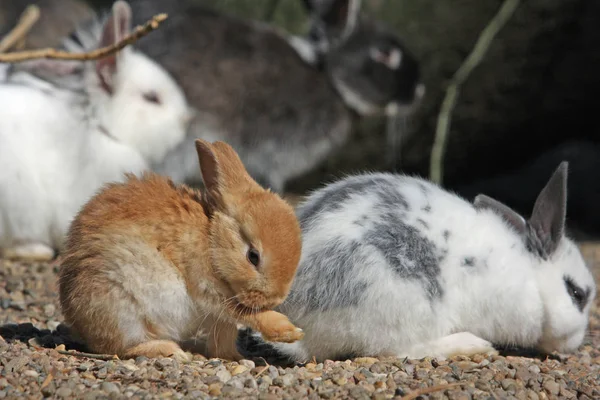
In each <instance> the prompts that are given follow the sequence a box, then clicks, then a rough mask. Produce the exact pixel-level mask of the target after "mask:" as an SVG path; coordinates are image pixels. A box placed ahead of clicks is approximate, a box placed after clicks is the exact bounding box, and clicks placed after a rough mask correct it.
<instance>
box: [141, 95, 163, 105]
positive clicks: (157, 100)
mask: <svg viewBox="0 0 600 400" xmlns="http://www.w3.org/2000/svg"><path fill="white" fill-rule="evenodd" d="M144 99H145V100H146V101H148V102H150V103H154V104H160V98H159V97H158V94H156V92H148V93H144Z"/></svg>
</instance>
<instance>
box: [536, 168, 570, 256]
mask: <svg viewBox="0 0 600 400" xmlns="http://www.w3.org/2000/svg"><path fill="white" fill-rule="evenodd" d="M567 170H568V162H567V161H563V162H562V163H560V165H559V166H558V168H557V169H556V171H554V174H553V175H552V177H551V178H550V180H549V181H548V183H547V184H546V186H544V188H543V189H542V191H541V192H540V194H539V195H538V198H537V200H536V201H535V205H534V206H533V212H532V213H531V218H530V219H529V225H530V226H531V229H532V233H533V234H535V236H537V239H538V240H537V243H538V245H539V246H541V249H540V250H543V252H544V253H545V254H547V255H551V254H552V253H554V251H555V250H556V248H557V247H558V244H559V242H560V240H561V238H562V237H563V236H564V231H565V220H566V217H567V174H568V172H567Z"/></svg>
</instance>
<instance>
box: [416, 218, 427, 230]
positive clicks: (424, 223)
mask: <svg viewBox="0 0 600 400" xmlns="http://www.w3.org/2000/svg"><path fill="white" fill-rule="evenodd" d="M417 222H418V223H419V224H421V225H423V228H425V229H429V224H428V223H427V222H425V221H423V220H422V219H421V218H418V219H417Z"/></svg>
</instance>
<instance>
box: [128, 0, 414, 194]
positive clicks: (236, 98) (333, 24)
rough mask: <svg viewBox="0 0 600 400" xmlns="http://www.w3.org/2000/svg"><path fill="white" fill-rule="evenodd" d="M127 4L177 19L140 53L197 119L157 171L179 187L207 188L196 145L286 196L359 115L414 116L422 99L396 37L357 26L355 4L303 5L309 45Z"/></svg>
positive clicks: (219, 18)
mask: <svg viewBox="0 0 600 400" xmlns="http://www.w3.org/2000/svg"><path fill="white" fill-rule="evenodd" d="M129 2H130V3H131V5H132V7H133V10H135V12H136V14H137V15H138V17H139V18H140V21H142V20H144V19H146V18H148V17H150V16H152V15H153V14H155V13H157V12H167V13H169V15H170V16H171V17H170V20H169V21H168V23H166V24H164V25H163V26H161V29H159V30H158V31H157V32H154V33H153V34H152V35H149V36H148V37H147V38H142V39H141V40H140V42H139V46H140V48H141V49H142V50H143V51H144V52H146V53H147V54H149V55H150V56H151V57H152V58H154V59H156V60H158V61H159V62H160V63H161V65H164V66H165V68H166V69H167V70H168V71H169V72H171V73H172V74H173V76H175V78H176V79H177V80H178V81H179V83H180V84H181V86H182V87H183V88H184V91H185V92H186V96H187V97H188V99H189V101H190V103H191V104H192V105H193V106H194V107H195V108H196V109H197V110H198V114H197V117H196V118H195V120H194V122H193V124H192V129H191V130H190V134H189V137H188V138H187V139H186V142H184V143H182V144H181V145H180V146H179V147H178V148H177V149H176V150H174V151H173V152H171V153H170V154H169V155H168V156H167V157H166V158H165V161H164V162H163V163H159V164H157V165H155V170H156V171H157V172H159V173H162V174H165V175H168V176H170V177H172V178H173V179H175V180H176V181H186V182H188V183H198V182H200V180H201V177H200V175H199V173H198V168H197V160H196V154H195V153H194V151H193V150H194V146H193V142H194V139H195V138H203V139H206V140H211V141H212V140H223V141H225V142H227V143H229V144H230V145H232V146H233V147H234V148H235V149H236V151H237V152H238V153H239V155H240V157H241V159H242V160H243V162H244V165H246V167H247V168H248V171H249V172H250V174H251V175H252V176H253V177H254V178H255V179H256V180H258V181H259V182H260V183H261V184H263V185H265V186H268V187H270V188H271V189H273V190H275V191H277V192H282V191H283V189H284V186H285V183H286V182H287V181H289V180H290V179H292V178H294V177H297V176H301V175H302V174H304V173H306V172H308V171H309V170H310V169H312V168H313V167H315V166H317V165H318V164H319V163H321V162H323V161H324V160H325V159H326V158H327V157H328V156H329V155H330V154H331V153H332V152H334V151H335V150H337V149H339V148H340V147H341V146H342V145H343V144H344V143H345V142H346V140H347V138H348V137H349V135H350V133H351V126H352V119H353V117H354V115H355V113H358V114H360V115H384V114H386V113H390V114H394V113H398V112H403V110H404V112H409V111H410V110H412V109H413V108H414V107H415V104H417V101H418V100H419V99H420V97H421V96H422V95H423V86H422V85H420V76H419V65H418V63H417V61H416V59H415V57H414V56H413V55H412V54H411V53H410V51H409V50H408V49H407V48H406V46H405V45H404V44H402V42H401V41H400V39H399V38H398V36H397V35H396V34H394V33H393V32H392V31H391V30H389V29H387V28H385V27H383V26H382V25H381V24H379V23H377V22H375V21H372V20H370V19H368V18H359V11H360V7H359V5H360V4H359V2H357V1H356V0H336V1H327V0H311V1H304V2H303V3H304V5H305V6H306V10H307V12H309V13H310V14H311V15H312V16H313V18H312V19H313V24H312V26H313V29H311V31H312V33H313V35H312V39H303V38H299V37H290V36H288V35H286V34H283V33H282V32H280V31H278V30H276V29H274V28H273V27H271V26H268V25H264V24H259V23H257V22H256V21H248V20H244V19H240V18H236V17H233V16H231V15H226V14H224V13H221V12H217V11H214V10H211V9H210V8H207V7H205V6H202V5H199V4H197V3H198V2H194V1H189V0H173V1H169V2H165V1H159V0H129ZM338 31H340V32H338ZM342 32H343V33H342ZM351 110H352V111H351Z"/></svg>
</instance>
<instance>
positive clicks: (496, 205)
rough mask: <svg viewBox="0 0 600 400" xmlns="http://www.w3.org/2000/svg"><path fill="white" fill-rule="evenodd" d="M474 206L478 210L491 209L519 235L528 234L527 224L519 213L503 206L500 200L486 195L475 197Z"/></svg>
mask: <svg viewBox="0 0 600 400" xmlns="http://www.w3.org/2000/svg"><path fill="white" fill-rule="evenodd" d="M473 206H475V208H476V209H477V210H480V209H490V210H493V211H494V212H496V213H497V214H499V215H500V216H501V217H502V218H503V219H504V220H505V221H506V222H508V224H509V225H510V226H512V227H513V228H514V229H515V230H516V231H517V232H518V233H520V234H523V235H524V234H526V232H527V222H526V221H525V218H523V217H522V216H521V215H520V214H519V213H517V212H516V211H514V210H513V209H512V208H510V207H509V206H507V205H505V204H502V203H501V202H499V201H498V200H494V199H492V198H491V197H489V196H486V195H485V194H480V195H477V197H475V200H474V201H473Z"/></svg>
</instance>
